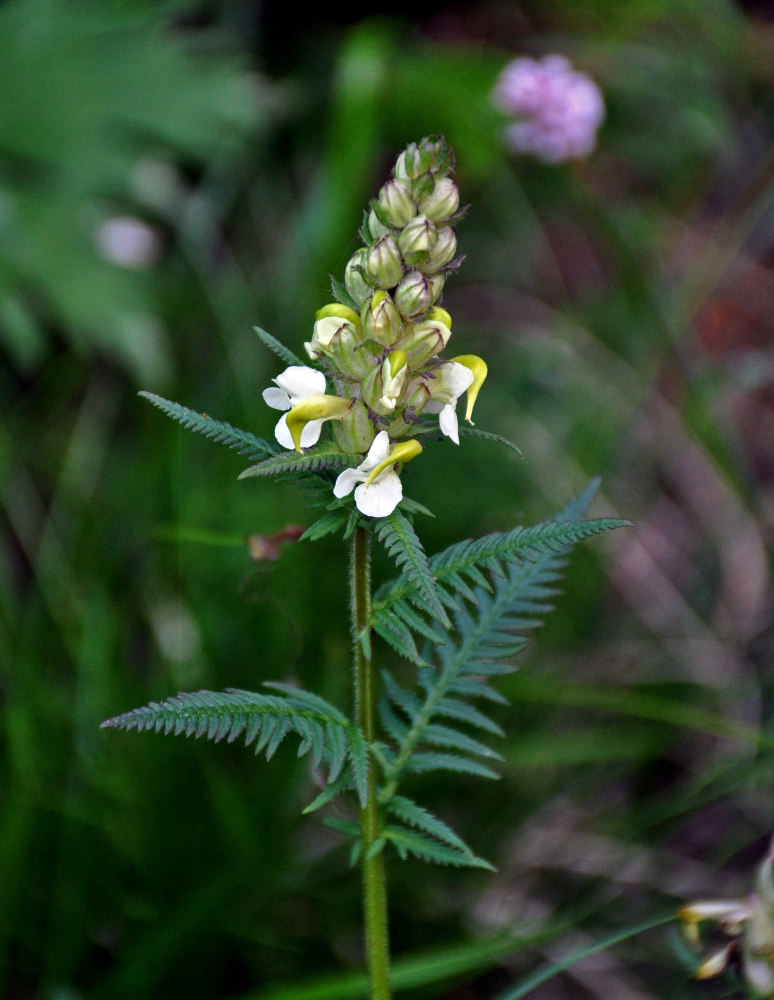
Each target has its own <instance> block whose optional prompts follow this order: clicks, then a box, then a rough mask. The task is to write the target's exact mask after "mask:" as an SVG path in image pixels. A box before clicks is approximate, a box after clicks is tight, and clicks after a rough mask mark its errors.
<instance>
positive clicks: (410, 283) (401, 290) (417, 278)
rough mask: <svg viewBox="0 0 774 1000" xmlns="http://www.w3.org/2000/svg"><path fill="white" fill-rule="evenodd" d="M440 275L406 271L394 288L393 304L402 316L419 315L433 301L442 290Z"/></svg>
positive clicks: (442, 280) (442, 281)
mask: <svg viewBox="0 0 774 1000" xmlns="http://www.w3.org/2000/svg"><path fill="white" fill-rule="evenodd" d="M443 285H444V279H443V277H442V276H441V275H430V276H428V275H424V274H422V272H421V271H407V272H406V274H405V275H404V276H403V278H402V279H401V281H400V284H399V285H398V287H397V288H396V289H395V293H394V296H393V298H394V300H395V305H396V306H397V307H398V309H399V310H400V312H401V314H402V315H403V316H406V317H407V318H408V319H411V317H412V316H419V315H421V314H422V313H423V312H425V311H426V310H427V309H429V308H430V306H431V305H432V304H433V303H434V302H435V300H436V299H437V298H438V296H439V295H440V294H441V291H442V290H443Z"/></svg>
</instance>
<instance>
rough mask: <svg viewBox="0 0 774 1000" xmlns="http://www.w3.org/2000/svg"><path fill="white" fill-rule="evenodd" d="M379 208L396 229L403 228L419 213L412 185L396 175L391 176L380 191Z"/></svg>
mask: <svg viewBox="0 0 774 1000" xmlns="http://www.w3.org/2000/svg"><path fill="white" fill-rule="evenodd" d="M379 208H381V210H382V212H383V213H384V215H385V216H386V218H387V219H388V220H389V222H390V225H392V226H394V227H395V228H396V229H402V228H403V227H404V226H405V225H406V223H407V222H408V221H409V220H410V219H413V218H414V216H415V215H416V214H417V206H416V202H415V201H414V199H413V198H412V197H411V187H410V186H409V185H408V184H407V183H406V182H405V181H401V180H398V179H397V178H395V177H391V178H390V179H389V180H388V181H387V183H386V184H385V185H384V187H383V188H382V189H381V191H380V192H379Z"/></svg>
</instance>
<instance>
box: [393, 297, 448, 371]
mask: <svg viewBox="0 0 774 1000" xmlns="http://www.w3.org/2000/svg"><path fill="white" fill-rule="evenodd" d="M449 337H451V316H449V314H448V313H447V312H446V310H445V309H440V308H438V307H437V306H436V307H434V308H433V309H431V310H430V312H429V314H428V316H427V318H426V319H425V320H424V321H423V322H421V323H411V324H408V325H407V327H406V329H405V332H404V334H403V335H402V336H401V337H400V339H399V340H398V342H397V344H396V346H397V347H400V348H401V349H402V350H404V351H405V352H406V356H407V357H408V363H409V367H410V368H411V369H412V371H413V370H415V369H417V368H422V367H423V366H424V365H426V364H427V362H428V361H429V360H430V358H432V357H433V356H434V355H436V354H440V353H441V351H442V350H443V349H444V347H446V344H447V343H448V341H449Z"/></svg>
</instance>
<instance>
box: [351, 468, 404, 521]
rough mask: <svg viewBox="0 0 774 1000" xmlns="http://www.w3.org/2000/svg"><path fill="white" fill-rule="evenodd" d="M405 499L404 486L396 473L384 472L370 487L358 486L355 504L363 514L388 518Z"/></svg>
mask: <svg viewBox="0 0 774 1000" xmlns="http://www.w3.org/2000/svg"><path fill="white" fill-rule="evenodd" d="M402 499H403V485H402V484H401V481H400V476H399V475H398V474H397V473H395V472H383V473H382V474H381V475H380V476H378V477H377V478H376V479H375V480H374V481H373V482H372V483H371V484H370V485H369V486H365V485H362V486H358V488H357V489H356V490H355V503H356V504H357V507H358V510H359V511H360V512H361V513H362V514H367V515H368V516H369V517H386V516H387V515H388V514H392V512H393V511H394V510H395V508H396V507H397V506H398V504H399V503H400V501H401V500H402Z"/></svg>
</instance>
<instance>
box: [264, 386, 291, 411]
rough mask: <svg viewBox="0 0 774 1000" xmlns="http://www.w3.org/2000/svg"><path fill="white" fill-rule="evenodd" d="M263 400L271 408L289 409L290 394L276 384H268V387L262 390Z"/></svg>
mask: <svg viewBox="0 0 774 1000" xmlns="http://www.w3.org/2000/svg"><path fill="white" fill-rule="evenodd" d="M263 401H264V403H266V405H267V406H270V407H271V408H272V410H289V409H290V396H288V394H287V393H286V392H285V390H284V389H279V388H278V387H277V386H276V385H270V386H269V388H268V389H264V390H263Z"/></svg>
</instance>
